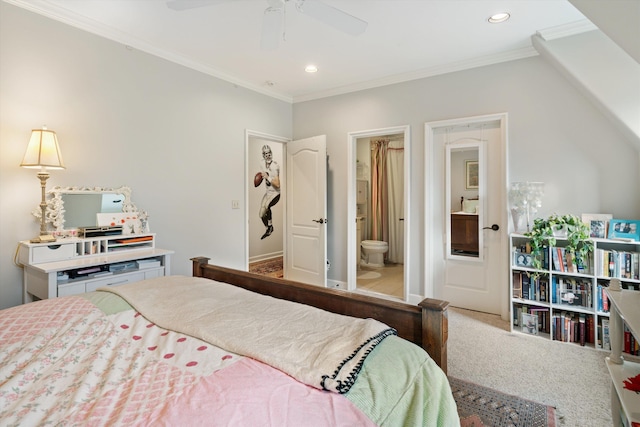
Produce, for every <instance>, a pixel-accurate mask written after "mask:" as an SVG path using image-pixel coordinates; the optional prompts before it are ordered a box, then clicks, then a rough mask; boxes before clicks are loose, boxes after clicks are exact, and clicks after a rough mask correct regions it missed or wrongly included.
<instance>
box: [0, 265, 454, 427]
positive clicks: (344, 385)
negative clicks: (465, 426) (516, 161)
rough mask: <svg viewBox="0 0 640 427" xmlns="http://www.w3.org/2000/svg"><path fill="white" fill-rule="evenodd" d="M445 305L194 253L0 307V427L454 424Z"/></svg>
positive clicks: (434, 301)
mask: <svg viewBox="0 0 640 427" xmlns="http://www.w3.org/2000/svg"><path fill="white" fill-rule="evenodd" d="M447 306H448V304H447V303H446V302H443V301H437V300H428V299H427V300H425V301H423V302H421V303H420V304H419V305H416V306H413V305H409V304H404V303H398V302H390V301H386V300H381V299H377V298H372V297H368V296H363V295H356V294H350V293H347V292H344V291H338V290H331V289H324V288H319V287H315V286H311V285H305V284H300V283H296V282H291V281H287V280H283V279H276V278H269V277H265V276H258V275H254V274H250V273H247V272H242V271H237V270H232V269H227V268H222V267H217V266H213V265H210V264H208V261H207V258H203V257H199V258H194V259H193V275H192V276H166V277H159V278H155V279H149V280H144V281H141V282H136V283H132V284H127V285H122V286H116V287H109V288H104V289H99V290H98V291H95V292H91V293H87V294H82V295H76V296H69V297H63V298H56V299H48V300H42V301H36V302H33V303H29V304H25V305H22V306H18V307H13V308H9V309H6V310H2V311H0V425H2V426H5V425H6V426H9V425H46V424H51V425H105V426H106V425H108V426H112V425H126V426H134V425H139V426H141V425H180V426H184V425H190V426H193V425H207V426H257V425H265V426H268V425H273V426H299V425H305V426H328V425H358V426H374V425H389V426H396V425H424V426H437V425H442V426H451V425H453V426H455V425H458V424H459V421H458V415H457V411H456V405H455V401H454V400H453V396H452V394H451V390H450V387H449V384H448V381H447V378H446V375H445V371H446V341H447ZM292 337H295V338H294V339H292ZM416 344H417V345H416ZM425 350H426V351H425ZM429 355H431V356H429ZM438 365H440V366H438Z"/></svg>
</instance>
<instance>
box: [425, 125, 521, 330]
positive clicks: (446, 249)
mask: <svg viewBox="0 0 640 427" xmlns="http://www.w3.org/2000/svg"><path fill="white" fill-rule="evenodd" d="M425 135H426V139H427V147H426V150H425V170H426V171H427V180H428V181H430V182H428V183H427V185H426V186H425V188H426V191H427V194H426V195H425V200H426V206H425V212H426V213H427V226H426V227H425V242H426V246H427V248H426V262H425V264H426V266H425V278H426V288H427V289H425V295H426V296H429V295H433V296H434V297H435V298H439V299H444V300H446V301H449V302H450V303H451V305H452V306H454V307H460V308H466V309H471V310H477V311H482V312H486V313H493V314H500V315H502V316H503V317H505V318H506V316H507V315H508V314H507V313H508V304H507V301H508V299H507V297H508V288H509V287H508V272H507V270H506V268H507V266H508V264H507V261H508V260H507V258H508V248H507V246H508V245H507V241H508V239H507V228H508V223H507V221H508V216H507V212H506V187H507V186H506V182H507V178H506V160H505V159H506V114H497V115H490V116H481V117H471V118H465V119H456V120H446V121H441V122H432V123H428V124H427V125H426V127H425ZM474 139H475V140H478V141H483V142H482V145H483V150H484V156H481V157H482V158H480V159H478V162H480V163H482V164H481V165H480V167H479V169H480V171H483V173H481V175H480V182H479V184H478V188H477V189H474V188H472V189H471V190H469V189H465V190H464V191H462V193H463V196H465V199H466V198H473V197H479V200H478V206H479V207H478V215H477V219H478V221H479V222H478V241H479V242H480V247H479V250H478V256H459V255H456V254H455V253H454V251H452V250H451V231H452V229H451V228H450V227H453V225H452V220H451V218H452V215H451V214H452V213H455V212H457V211H462V212H461V213H464V211H463V209H462V206H461V204H460V197H461V196H460V192H461V191H455V190H451V189H450V188H449V187H450V186H449V185H447V174H450V173H453V174H458V173H459V174H465V173H466V168H465V167H464V166H462V167H460V168H459V169H456V168H455V166H453V165H449V170H447V154H446V153H447V149H446V147H448V146H449V147H451V146H455V143H456V142H459V141H468V140H474ZM480 152H482V150H480ZM458 171H459V172H458ZM456 176H457V175H456ZM464 179H466V177H463V180H464ZM447 191H451V193H450V194H448V193H447ZM474 191H475V194H472V193H474ZM447 201H450V203H451V204H450V205H447ZM494 224H496V225H497V226H498V227H499V229H498V230H493V229H492V228H491V227H492V226H493V225H494Z"/></svg>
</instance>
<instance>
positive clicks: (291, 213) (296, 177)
mask: <svg viewBox="0 0 640 427" xmlns="http://www.w3.org/2000/svg"><path fill="white" fill-rule="evenodd" d="M326 145H327V144H326V136H324V135H322V136H314V137H312V138H306V139H301V140H298V141H292V142H289V143H288V144H287V162H286V163H287V167H286V169H287V171H286V176H287V181H286V209H287V215H286V223H287V224H286V230H287V232H286V248H285V257H284V269H285V271H284V277H286V278H287V279H289V280H295V281H298V282H304V283H310V284H314V285H319V286H326V282H327V245H326V241H327V225H326V224H327V202H326V194H327V148H326Z"/></svg>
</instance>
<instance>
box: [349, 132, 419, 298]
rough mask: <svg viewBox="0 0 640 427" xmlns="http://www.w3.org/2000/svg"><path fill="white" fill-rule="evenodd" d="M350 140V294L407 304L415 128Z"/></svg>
mask: <svg viewBox="0 0 640 427" xmlns="http://www.w3.org/2000/svg"><path fill="white" fill-rule="evenodd" d="M349 139H350V161H349V165H350V166H349V167H350V170H349V175H350V189H351V191H350V197H349V209H348V211H349V247H352V248H354V249H353V250H349V251H348V257H347V258H348V260H349V266H348V289H350V290H357V291H361V292H367V293H374V294H377V295H381V296H384V297H390V298H395V299H399V300H403V301H406V298H407V296H408V284H407V280H406V276H407V275H406V271H408V270H407V268H408V267H407V260H408V259H409V257H408V256H407V251H408V247H409V245H408V237H409V233H408V226H409V219H408V218H407V217H406V215H405V213H408V212H409V210H408V208H407V206H408V200H409V196H408V194H409V180H408V176H409V171H408V166H409V162H408V160H407V158H408V154H409V141H410V139H409V127H408V126H402V127H395V128H385V129H377V130H370V131H362V132H354V133H350V134H349ZM352 219H353V220H352Z"/></svg>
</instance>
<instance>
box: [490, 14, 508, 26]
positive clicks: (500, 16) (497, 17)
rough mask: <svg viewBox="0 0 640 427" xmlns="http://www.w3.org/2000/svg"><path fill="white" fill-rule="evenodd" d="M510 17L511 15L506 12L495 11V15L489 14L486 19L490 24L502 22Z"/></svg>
mask: <svg viewBox="0 0 640 427" xmlns="http://www.w3.org/2000/svg"><path fill="white" fill-rule="evenodd" d="M509 18H511V15H510V14H509V13H507V12H502V13H496V14H495V15H491V16H490V17H489V19H488V21H489V22H491V23H492V24H499V23H500V22H504V21H506V20H507V19H509Z"/></svg>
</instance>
